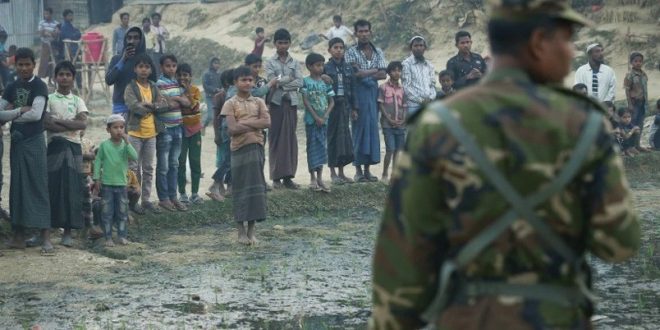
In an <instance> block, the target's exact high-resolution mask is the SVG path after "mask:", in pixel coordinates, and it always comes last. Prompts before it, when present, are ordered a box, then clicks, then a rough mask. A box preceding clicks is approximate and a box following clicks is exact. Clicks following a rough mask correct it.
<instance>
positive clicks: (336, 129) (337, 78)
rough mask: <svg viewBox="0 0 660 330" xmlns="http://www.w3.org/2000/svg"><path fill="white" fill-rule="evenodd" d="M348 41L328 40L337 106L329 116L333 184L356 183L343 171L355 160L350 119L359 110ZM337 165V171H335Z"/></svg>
mask: <svg viewBox="0 0 660 330" xmlns="http://www.w3.org/2000/svg"><path fill="white" fill-rule="evenodd" d="M345 49H346V45H345V44H344V41H343V40H342V39H341V38H332V39H330V41H329V42H328V51H329V52H330V55H331V56H332V57H331V58H330V60H328V63H326V64H325V74H326V75H328V76H330V78H332V81H333V90H334V92H335V96H334V103H335V106H334V108H333V109H332V112H330V116H329V117H328V167H330V177H331V179H332V183H333V184H344V183H353V182H354V181H353V180H352V179H350V178H348V177H347V176H346V175H345V174H344V166H346V165H348V164H350V163H352V162H353V160H354V158H353V139H352V138H351V129H350V127H349V126H348V123H349V121H350V118H351V112H352V111H353V110H354V109H355V110H357V108H358V107H357V103H356V97H355V87H356V86H357V81H356V80H355V72H354V70H353V66H351V65H350V64H348V63H346V61H345V60H344V51H345ZM335 168H336V169H337V172H335Z"/></svg>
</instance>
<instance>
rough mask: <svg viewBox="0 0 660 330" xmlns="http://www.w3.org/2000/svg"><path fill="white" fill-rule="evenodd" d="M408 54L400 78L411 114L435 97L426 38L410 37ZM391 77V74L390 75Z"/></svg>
mask: <svg viewBox="0 0 660 330" xmlns="http://www.w3.org/2000/svg"><path fill="white" fill-rule="evenodd" d="M409 47H410V52H411V53H412V54H410V56H408V58H406V59H405V60H403V62H402V63H401V65H403V71H402V72H401V80H402V85H403V89H404V90H405V91H406V106H407V108H408V112H410V114H411V115H413V114H414V113H415V112H417V111H419V110H420V109H421V108H422V107H424V105H426V104H427V103H429V102H431V101H433V100H434V99H435V97H436V94H437V92H436V90H435V69H434V68H433V64H431V62H429V61H428V60H427V59H426V58H425V57H424V53H425V52H426V48H427V46H426V39H424V37H422V36H414V37H412V39H410V44H409ZM390 77H391V75H390Z"/></svg>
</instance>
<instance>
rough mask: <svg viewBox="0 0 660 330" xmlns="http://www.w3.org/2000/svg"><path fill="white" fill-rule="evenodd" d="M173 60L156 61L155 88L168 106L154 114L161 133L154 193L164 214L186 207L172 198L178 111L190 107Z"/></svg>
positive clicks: (177, 150) (179, 130)
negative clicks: (159, 124)
mask: <svg viewBox="0 0 660 330" xmlns="http://www.w3.org/2000/svg"><path fill="white" fill-rule="evenodd" d="M176 68H177V59H176V57H175V56H174V55H165V56H163V57H161V58H160V69H161V72H162V74H161V76H160V78H158V82H157V83H156V86H158V89H159V90H160V93H161V94H162V95H163V96H164V97H165V99H166V100H167V102H168V103H169V109H168V111H165V112H161V113H159V114H158V119H159V120H160V121H162V122H163V125H164V126H165V130H164V131H163V132H159V133H158V137H157V139H156V156H157V161H156V192H157V193H158V199H159V200H160V202H159V203H158V205H159V206H160V207H162V208H164V209H166V210H168V211H176V210H179V211H186V210H187V209H188V208H187V207H186V206H185V205H183V203H181V202H179V200H178V199H177V198H176V189H177V178H178V177H179V155H180V154H181V138H182V127H181V124H182V123H183V119H182V116H181V109H182V108H184V107H189V106H190V101H189V100H188V98H187V97H185V96H184V95H183V93H184V91H183V88H181V86H180V85H179V82H178V81H177V80H176V76H175V75H176Z"/></svg>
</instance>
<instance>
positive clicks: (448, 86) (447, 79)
mask: <svg viewBox="0 0 660 330" xmlns="http://www.w3.org/2000/svg"><path fill="white" fill-rule="evenodd" d="M438 81H440V91H438V93H437V94H436V97H435V99H436V100H442V99H444V98H445V97H447V96H449V95H451V94H454V92H455V90H454V77H453V76H452V75H451V72H449V70H442V71H440V73H439V74H438Z"/></svg>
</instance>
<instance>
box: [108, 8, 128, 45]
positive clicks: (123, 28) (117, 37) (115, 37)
mask: <svg viewBox="0 0 660 330" xmlns="http://www.w3.org/2000/svg"><path fill="white" fill-rule="evenodd" d="M129 19H130V16H129V14H128V13H125V12H124V13H121V14H119V20H120V21H121V23H120V24H119V26H118V27H117V28H116V29H115V30H114V31H113V32H112V53H113V54H115V55H119V54H121V53H122V52H123V51H124V36H125V35H126V32H128V21H129Z"/></svg>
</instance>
